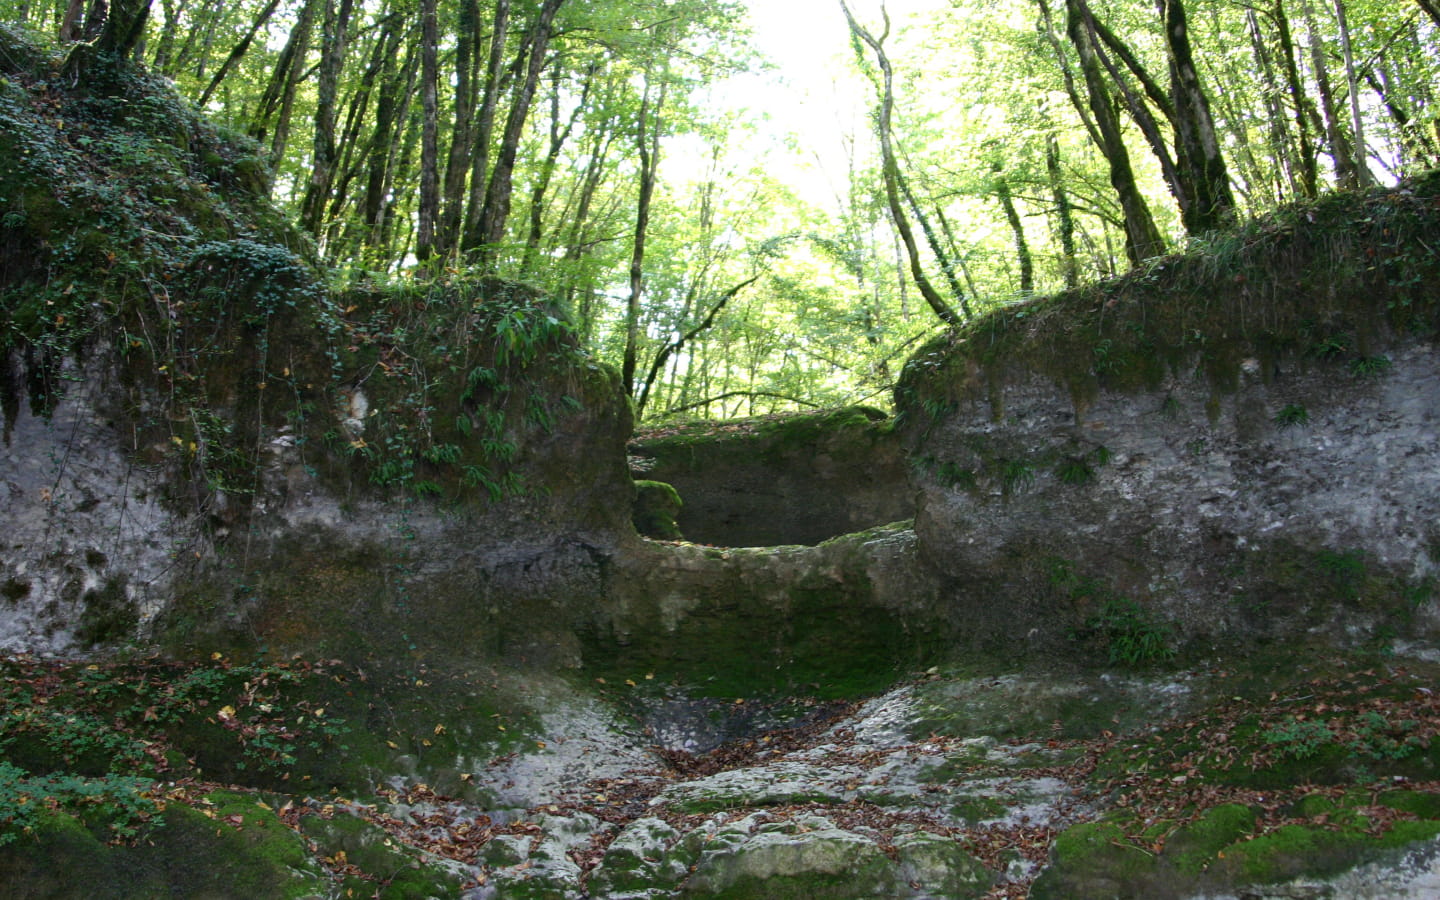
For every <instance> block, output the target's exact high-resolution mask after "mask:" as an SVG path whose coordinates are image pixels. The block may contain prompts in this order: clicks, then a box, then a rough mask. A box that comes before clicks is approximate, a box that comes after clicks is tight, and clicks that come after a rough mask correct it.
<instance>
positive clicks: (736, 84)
mask: <svg viewBox="0 0 1440 900" xmlns="http://www.w3.org/2000/svg"><path fill="white" fill-rule="evenodd" d="M808 15H810V16H813V17H816V18H817V19H824V18H826V17H828V18H829V20H830V23H831V24H833V25H840V26H843V27H837V28H834V29H832V30H829V31H826V30H823V29H818V28H817V31H816V34H817V35H824V34H834V35H839V36H841V39H840V40H837V41H836V42H835V46H833V47H827V48H819V49H812V50H810V51H807V52H806V53H805V54H803V55H801V56H800V57H799V58H800V59H803V60H811V59H813V60H815V63H814V65H815V66H818V67H821V68H826V67H828V68H826V72H825V73H822V75H821V77H822V78H828V79H829V81H830V82H831V83H832V85H833V91H832V92H831V93H830V95H829V96H822V97H815V96H812V97H810V98H809V101H810V102H811V103H812V104H818V105H820V106H821V107H826V108H830V109H832V113H833V114H832V116H831V118H832V119H833V120H834V121H835V124H836V127H835V128H834V129H833V130H827V131H826V133H819V134H817V133H814V131H813V130H810V131H809V132H806V131H805V127H804V123H802V122H793V121H792V122H783V121H777V120H776V118H775V117H774V116H773V115H772V112H771V111H770V110H769V109H768V108H767V106H766V100H767V96H768V95H771V94H774V93H777V92H780V91H783V90H785V89H786V87H785V84H784V82H785V81H786V79H787V78H791V77H792V76H793V73H794V71H795V65H796V63H795V62H794V61H791V62H790V64H789V67H788V68H787V65H786V64H785V61H784V60H777V59H773V58H770V57H767V55H766V53H765V52H764V50H763V47H762V44H761V42H759V41H758V40H757V37H758V35H754V34H752V33H751V30H750V23H751V16H752V14H751V12H750V11H749V10H747V7H746V5H745V4H744V3H741V2H732V0H603V2H602V0H518V2H511V0H483V2H482V0H365V2H358V3H357V2H355V0H243V2H220V0H159V2H150V0H111V2H107V0H91V2H87V0H52V2H32V0H3V2H0V16H3V20H4V21H6V22H8V23H10V24H11V25H12V26H15V27H18V28H20V29H22V30H23V31H25V32H27V33H28V34H29V36H30V38H31V39H35V40H40V41H44V42H48V43H51V44H54V45H56V46H58V47H61V48H63V47H64V46H65V45H67V44H74V45H77V46H79V45H89V46H93V47H98V48H99V49H102V50H104V51H106V52H109V53H118V54H121V55H125V56H129V57H132V58H133V59H134V60H135V61H136V62H138V63H140V64H141V65H142V66H143V67H145V68H147V69H148V70H150V71H151V72H153V73H156V74H158V75H161V76H163V77H165V78H167V79H170V80H171V81H173V83H174V85H175V87H176V89H177V90H178V91H179V93H180V94H181V95H182V96H183V97H185V98H187V99H188V100H189V101H190V102H192V103H193V104H194V105H195V106H196V107H197V109H198V110H199V111H201V112H202V113H203V114H204V115H206V116H208V117H209V118H211V119H213V120H214V121H216V122H218V123H220V124H221V126H222V127H223V128H225V129H227V130H228V132H229V133H230V134H229V136H230V137H231V138H233V139H234V140H237V141H242V142H244V144H245V147H246V148H247V149H246V153H247V154H248V155H249V157H250V158H251V159H252V161H253V163H254V168H255V171H256V172H257V173H259V174H258V175H257V177H258V178H260V179H263V182H264V190H265V191H267V192H268V194H269V196H270V198H271V200H272V201H273V202H274V203H275V204H277V206H278V207H279V208H280V209H282V210H283V211H284V212H285V214H286V215H288V216H289V217H290V218H291V220H292V221H293V222H294V223H295V224H296V226H298V228H299V229H300V230H302V231H303V232H304V233H306V234H308V236H309V237H310V239H311V240H312V241H313V254H314V255H315V256H316V257H317V258H318V259H319V260H320V261H322V262H324V263H326V264H327V271H329V272H331V277H332V278H333V279H334V281H335V285H334V286H335V287H336V288H337V289H341V290H343V289H349V288H356V287H358V288H362V289H369V288H372V287H374V288H384V287H386V286H393V285H395V284H398V283H410V282H416V283H422V284H437V283H438V284H445V283H449V282H463V281H465V280H466V279H471V278H477V277H500V278H503V279H507V280H511V281H517V282H522V283H526V284H529V285H532V286H534V287H535V288H538V289H539V290H540V291H542V292H543V293H545V294H546V295H548V296H550V297H552V298H554V301H555V302H556V303H557V304H558V306H559V307H560V309H561V310H563V312H564V318H565V319H566V320H568V323H569V327H571V328H573V329H574V331H575V333H576V335H577V337H578V339H579V341H580V343H581V345H582V346H583V347H584V348H585V349H587V350H588V351H589V352H590V353H592V354H593V355H595V356H596V357H598V358H599V359H601V360H603V361H605V362H608V363H610V364H612V365H614V366H615V367H616V368H617V369H619V370H620V371H621V373H622V378H623V382H624V385H625V389H626V391H627V392H628V393H629V394H630V396H631V397H632V399H633V401H634V405H635V408H636V410H637V412H638V414H639V416H640V418H641V420H642V421H651V422H657V421H660V420H663V419H665V418H666V417H672V416H675V415H699V416H707V417H714V418H724V417H727V416H735V415H749V414H757V413H766V412H774V411H777V410H787V409H796V408H808V407H824V406H830V405H834V404H836V403H841V402H855V401H860V402H870V403H876V404H879V405H884V404H885V403H886V402H887V401H888V393H889V391H890V389H891V387H892V386H893V383H894V381H895V378H896V377H897V375H898V372H899V369H900V367H901V364H902V363H903V362H904V360H905V358H906V356H907V355H908V354H909V353H910V352H913V350H914V349H915V348H916V347H917V346H918V345H919V344H920V342H922V341H923V340H925V339H926V338H928V337H929V336H931V335H933V334H934V333H936V331H937V330H938V329H940V328H943V327H945V326H946V325H954V324H958V323H960V322H962V321H963V320H965V319H967V318H970V317H972V316H975V315H978V314H980V313H983V312H984V311H986V310H988V309H991V308H994V307H996V306H999V305H1003V304H1011V303H1016V302H1023V301H1025V300H1026V299H1028V298H1030V297H1031V296H1033V295H1039V294H1046V293H1053V292H1056V291H1060V290H1064V289H1067V288H1073V287H1075V286H1076V285H1078V284H1081V283H1083V282H1089V281H1094V280H1097V279H1104V278H1107V277H1110V276H1115V275H1119V274H1123V273H1124V272H1126V271H1127V270H1129V269H1131V268H1133V267H1153V266H1160V265H1163V259H1164V257H1165V256H1166V254H1168V253H1172V252H1176V251H1184V250H1187V249H1192V248H1203V247H1204V246H1205V245H1206V242H1207V240H1210V239H1211V238H1210V236H1211V235H1212V234H1214V233H1215V232H1216V230H1217V229H1221V228H1224V227H1225V226H1227V225H1228V224H1231V223H1233V222H1235V221H1237V220H1240V219H1246V218H1249V217H1252V216H1255V215H1257V214H1263V213H1265V212H1267V211H1270V210H1272V209H1274V208H1276V207H1277V206H1279V205H1282V204H1286V203H1290V202H1293V201H1303V200H1307V199H1313V198H1316V197H1317V196H1319V195H1321V194H1323V193H1324V192H1327V191H1331V190H1334V189H1337V188H1364V187H1367V186H1372V185H1377V184H1383V185H1393V184H1394V183H1396V182H1397V181H1398V180H1399V179H1401V178H1404V177H1405V176H1408V175H1413V174H1415V173H1418V172H1420V171H1423V170H1425V169H1427V168H1430V167H1433V166H1435V165H1436V164H1437V162H1440V112H1437V107H1436V100H1435V85H1436V83H1437V74H1440V53H1437V49H1440V5H1437V4H1436V2H1435V0H1414V2H1410V0H1405V2H1400V0H1156V2H1148V0H1142V2H1136V0H984V2H982V0H950V2H948V3H928V4H925V3H920V4H916V3H902V2H899V0H896V2H892V3H891V4H890V7H889V8H887V7H886V5H885V4H884V3H875V2H873V0H836V2H834V3H817V4H815V5H814V8H813V10H811V11H810V12H809V13H808ZM817 25H818V23H817ZM846 34H848V36H849V41H848V45H847V44H846V43H845V42H844V40H843V36H844V35H846ZM71 74H73V73H71ZM810 74H811V75H812V76H813V75H814V73H810ZM807 161H808V163H807ZM807 165H808V167H809V170H810V174H809V175H808V176H805V177H804V178H802V179H800V180H801V181H804V182H806V183H797V179H796V178H795V177H793V176H794V173H795V172H805V171H806V167H807ZM818 170H823V171H818ZM817 179H818V181H817ZM820 182H823V183H824V184H825V185H826V187H824V188H821V189H819V190H817V189H816V184H817V183H820Z"/></svg>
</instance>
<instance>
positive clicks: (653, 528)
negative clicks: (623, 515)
mask: <svg viewBox="0 0 1440 900" xmlns="http://www.w3.org/2000/svg"><path fill="white" fill-rule="evenodd" d="M684 505H685V504H684V502H683V501H682V500H681V499H680V494H679V492H677V491H676V490H675V488H673V487H671V486H670V485H668V484H666V483H665V482H663V481H637V482H635V511H634V513H633V519H634V522H635V530H636V531H638V532H640V533H641V534H643V535H644V536H645V537H649V538H656V539H659V540H662V541H678V540H680V539H681V538H682V535H681V534H680V527H679V526H678V525H676V524H675V517H676V516H678V515H679V514H680V510H681V508H682V507H684Z"/></svg>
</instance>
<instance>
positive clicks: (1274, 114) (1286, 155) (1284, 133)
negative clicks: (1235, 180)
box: [1245, 10, 1301, 200]
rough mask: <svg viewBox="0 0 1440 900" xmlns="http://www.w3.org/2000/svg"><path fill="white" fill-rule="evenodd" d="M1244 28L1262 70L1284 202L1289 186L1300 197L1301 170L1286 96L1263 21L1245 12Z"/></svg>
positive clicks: (1279, 194) (1278, 192)
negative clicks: (1268, 44) (1286, 106)
mask: <svg viewBox="0 0 1440 900" xmlns="http://www.w3.org/2000/svg"><path fill="white" fill-rule="evenodd" d="M1245 26H1246V30H1247V31H1248V32H1249V34H1250V49H1251V51H1252V52H1253V53H1254V56H1255V65H1256V68H1257V69H1259V71H1260V79H1261V84H1262V88H1261V93H1262V95H1263V97H1264V100H1265V112H1266V117H1265V118H1266V121H1267V122H1268V123H1269V126H1270V129H1269V130H1270V155H1271V156H1272V157H1273V158H1274V159H1275V165H1276V168H1277V175H1276V177H1277V181H1278V179H1279V178H1281V177H1283V178H1284V180H1285V181H1284V184H1283V185H1277V190H1276V197H1275V199H1277V200H1283V199H1284V198H1285V197H1286V196H1287V191H1286V187H1287V186H1288V194H1289V195H1300V194H1301V182H1300V179H1299V168H1300V167H1299V165H1298V164H1297V161H1296V159H1295V148H1294V146H1293V144H1292V139H1291V137H1290V126H1289V123H1288V120H1287V117H1286V114H1285V106H1284V103H1283V102H1282V97H1283V96H1284V94H1283V91H1282V90H1281V87H1280V82H1279V80H1278V79H1276V77H1275V63H1274V60H1273V58H1272V56H1271V53H1270V48H1269V47H1267V46H1266V45H1265V39H1264V36H1263V34H1262V33H1261V31H1260V21H1259V19H1258V18H1256V16H1255V11H1254V10H1249V11H1247V12H1246V14H1245Z"/></svg>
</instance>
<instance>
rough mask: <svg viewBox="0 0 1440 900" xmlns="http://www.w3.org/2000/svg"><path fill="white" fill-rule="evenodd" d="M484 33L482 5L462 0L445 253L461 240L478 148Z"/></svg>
mask: <svg viewBox="0 0 1440 900" xmlns="http://www.w3.org/2000/svg"><path fill="white" fill-rule="evenodd" d="M479 36H480V6H479V4H478V3H476V0H460V19H459V28H458V33H457V34H456V37H455V125H454V127H453V129H452V130H451V134H450V155H449V158H448V159H447V160H446V162H445V185H444V191H443V196H442V198H441V210H442V211H441V219H440V233H439V240H438V243H439V250H440V252H441V253H442V254H446V253H449V251H450V250H451V249H452V248H454V247H456V246H457V245H458V244H459V242H460V226H461V223H462V222H463V221H464V219H465V176H466V175H467V174H468V173H469V171H470V154H471V153H473V152H474V149H475V148H474V142H473V140H472V137H471V132H472V131H473V130H474V124H475V105H476V102H477V100H478V96H477V91H476V85H475V74H476V73H475V42H476V40H477V39H478V38H479Z"/></svg>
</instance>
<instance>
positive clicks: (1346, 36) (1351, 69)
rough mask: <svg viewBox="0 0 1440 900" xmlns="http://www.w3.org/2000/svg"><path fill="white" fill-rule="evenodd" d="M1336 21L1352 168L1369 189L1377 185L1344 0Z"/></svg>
mask: <svg viewBox="0 0 1440 900" xmlns="http://www.w3.org/2000/svg"><path fill="white" fill-rule="evenodd" d="M1335 21H1336V24H1337V25H1338V27H1339V29H1340V54H1341V57H1342V58H1343V59H1344V60H1345V82H1346V85H1347V87H1348V88H1349V93H1350V123H1351V125H1350V129H1351V130H1350V135H1351V140H1352V143H1351V147H1352V150H1353V152H1354V154H1355V155H1354V157H1353V158H1352V160H1351V163H1350V164H1351V166H1352V167H1353V168H1354V171H1355V183H1356V184H1357V185H1359V186H1360V187H1369V186H1370V185H1372V184H1374V183H1375V179H1374V178H1373V177H1371V175H1370V166H1369V164H1368V163H1367V162H1366V155H1367V154H1366V152H1365V125H1364V122H1363V120H1362V119H1361V118H1360V79H1359V78H1358V77H1357V76H1356V74H1355V57H1354V55H1353V54H1352V53H1351V51H1350V23H1349V22H1348V21H1347V20H1346V18H1345V3H1344V0H1335Z"/></svg>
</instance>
